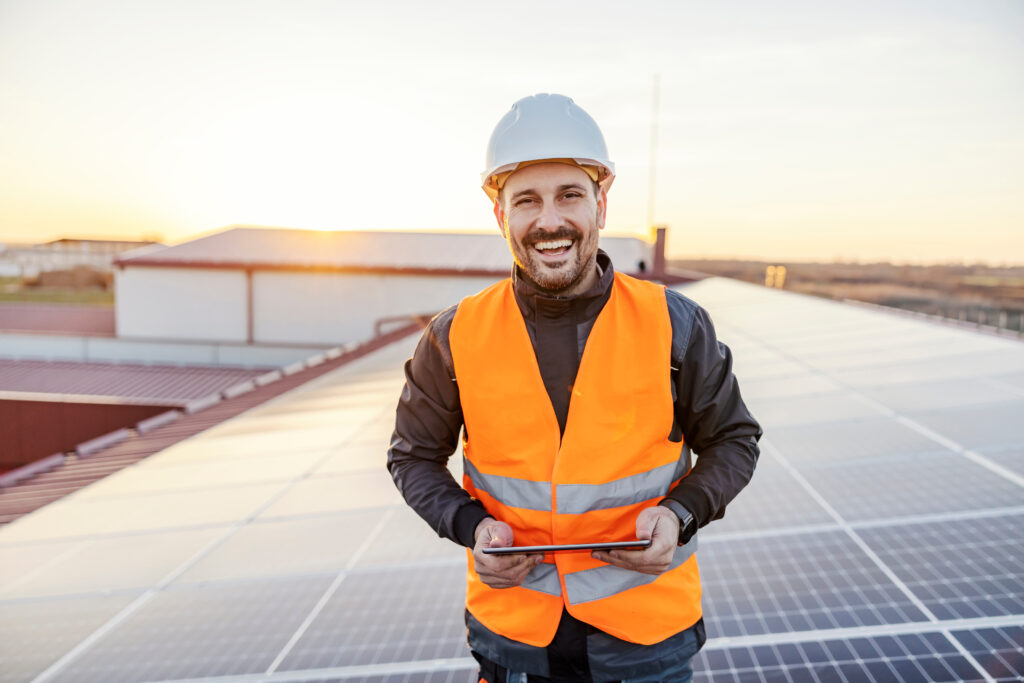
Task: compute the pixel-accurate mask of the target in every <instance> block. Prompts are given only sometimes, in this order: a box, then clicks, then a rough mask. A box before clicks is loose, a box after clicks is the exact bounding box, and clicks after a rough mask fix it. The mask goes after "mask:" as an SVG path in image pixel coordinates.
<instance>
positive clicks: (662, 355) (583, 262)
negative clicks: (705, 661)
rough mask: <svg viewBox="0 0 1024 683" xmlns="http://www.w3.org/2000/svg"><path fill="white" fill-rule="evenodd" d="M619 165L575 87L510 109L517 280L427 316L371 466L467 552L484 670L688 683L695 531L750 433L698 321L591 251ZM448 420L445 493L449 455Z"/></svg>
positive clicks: (724, 355) (720, 497)
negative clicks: (571, 93)
mask: <svg viewBox="0 0 1024 683" xmlns="http://www.w3.org/2000/svg"><path fill="white" fill-rule="evenodd" d="M614 177H615V169H614V165H613V164H612V163H611V161H609V160H608V153H607V149H606V146H605V142H604V137H603V136H602V135H601V131H600V129H599V128H598V126H597V124H596V123H595V122H594V120H593V119H592V118H591V117H590V116H589V115H588V114H587V113H586V112H585V111H583V110H582V109H581V108H580V107H579V106H577V105H576V104H575V103H574V102H573V101H572V100H571V99H569V98H567V97H564V96H562V95H535V96H533V97H527V98H524V99H522V100H519V101H518V102H516V103H515V104H514V105H513V106H512V110H511V111H510V112H509V113H508V114H506V115H505V117H503V118H502V119H501V121H499V123H498V125H497V127H496V128H495V130H494V133H493V134H492V136H491V141H490V144H489V146H488V150H487V168H486V170H485V172H484V174H483V189H484V191H485V192H486V193H487V196H488V197H489V198H490V199H491V200H492V202H493V205H494V206H493V208H494V216H495V218H496V219H497V222H498V226H499V229H500V230H501V233H502V235H503V236H504V237H505V239H506V240H507V241H508V244H509V248H510V250H511V252H512V256H513V258H514V260H515V266H514V267H513V269H512V275H511V277H510V278H508V279H506V280H503V281H501V282H499V283H497V284H495V285H493V286H491V287H489V288H487V289H485V290H483V291H482V292H480V293H478V294H475V295H473V296H470V297H467V298H466V299H463V300H462V302H460V303H459V304H458V305H457V306H453V307H451V308H449V309H447V310H446V311H444V312H442V313H441V314H440V315H438V316H437V317H436V318H434V320H432V321H431V323H430V326H429V327H428V328H427V330H426V331H425V332H424V334H423V337H422V339H421V340H420V343H419V345H418V346H417V348H416V351H415V354H414V355H413V358H412V359H411V360H410V361H409V362H408V363H406V385H405V389H404V390H403V392H402V396H401V399H400V401H399V405H398V409H397V414H396V422H395V432H394V435H393V437H392V442H391V449H390V450H389V452H388V468H389V469H390V471H391V474H392V476H393V477H394V480H395V483H396V485H397V486H398V488H399V489H400V490H401V492H402V495H403V496H404V497H405V499H406V501H407V502H408V503H409V505H410V506H411V507H412V508H413V509H415V510H416V512H418V513H419V514H420V516H421V517H423V518H424V519H425V520H426V521H427V522H428V523H429V524H430V526H431V527H432V528H433V529H434V530H435V531H436V532H437V533H439V534H440V535H441V536H444V537H446V538H449V539H451V540H453V541H455V542H456V543H458V544H460V545H463V546H465V547H466V548H467V558H468V563H469V567H468V571H467V586H466V625H467V629H468V639H469V646H470V649H471V650H472V652H473V656H474V657H475V658H476V659H477V661H478V662H479V663H480V680H481V681H486V682H487V683H525V682H526V681H532V682H538V681H539V682H547V681H555V682H559V683H565V682H568V681H689V680H690V678H691V677H692V672H693V668H692V665H691V659H692V657H693V656H694V655H695V654H696V653H697V651H698V650H699V649H700V647H701V645H703V643H704V638H705V635H704V624H703V618H702V612H701V605H700V593H701V591H700V575H699V571H698V568H697V557H696V547H697V537H696V532H697V529H698V528H699V527H702V526H704V525H706V524H707V523H708V522H711V521H712V520H715V519H718V518H720V517H722V515H723V514H724V513H725V507H726V505H727V504H728V503H729V502H730V501H731V500H732V499H733V497H735V495H736V494H737V493H738V492H739V491H740V489H742V488H743V487H744V486H745V485H746V484H747V482H748V481H749V480H750V477H751V475H752V474H753V471H754V466H755V464H756V462H757V457H758V447H757V440H758V438H760V435H761V430H760V428H759V426H758V424H757V422H756V421H755V420H754V419H753V417H751V415H750V413H749V412H748V411H747V409H746V407H745V405H744V404H743V401H742V399H741V398H740V393H739V388H738V386H737V383H736V379H735V377H734V376H733V374H732V358H731V354H730V352H729V349H728V348H727V347H725V346H724V345H723V344H721V343H719V342H718V341H717V339H716V337H715V332H714V327H713V326H712V324H711V321H710V319H709V318H708V316H707V313H706V312H705V311H704V310H703V309H701V308H700V307H699V306H697V305H696V304H695V303H693V302H692V301H690V300H689V299H687V298H686V297H684V296H682V295H681V294H679V293H677V292H674V291H672V290H669V289H666V288H665V287H663V286H661V285H658V284H655V283H652V282H646V281H640V280H636V279H634V278H631V277H628V276H625V275H622V274H619V273H616V272H615V271H614V269H613V267H612V264H611V261H610V259H609V258H608V256H607V254H605V253H604V252H603V251H601V250H600V249H599V248H598V244H599V238H598V237H599V233H600V230H601V229H602V228H603V227H604V224H605V216H606V212H607V206H608V189H609V188H610V186H611V184H612V181H613V180H614ZM460 432H461V434H462V447H463V456H464V461H463V465H464V472H465V475H464V477H463V483H462V486H459V484H458V483H456V482H455V480H454V479H453V478H452V476H451V474H450V473H449V471H448V469H447V466H446V465H447V462H448V458H449V457H450V456H451V455H452V453H453V452H454V451H455V450H456V448H457V446H458V442H459V437H460ZM691 448H692V449H693V451H695V452H696V453H698V454H699V457H698V458H697V459H696V463H694V462H692V460H691V455H690V454H691ZM637 539H640V540H643V541H649V544H648V545H647V547H646V548H645V549H642V550H635V549H634V550H622V549H616V550H592V551H589V552H573V551H562V550H555V551H547V552H543V553H542V552H518V551H512V552H509V553H508V554H491V553H490V552H485V551H493V550H495V549H500V548H511V547H516V546H518V547H522V546H536V545H546V546H550V545H563V544H581V543H582V544H589V543H596V542H623V541H635V540H637Z"/></svg>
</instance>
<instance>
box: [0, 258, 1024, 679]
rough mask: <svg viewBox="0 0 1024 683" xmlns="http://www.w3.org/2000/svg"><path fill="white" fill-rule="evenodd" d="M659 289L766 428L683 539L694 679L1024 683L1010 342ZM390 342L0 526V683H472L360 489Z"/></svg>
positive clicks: (1018, 394)
mask: <svg viewBox="0 0 1024 683" xmlns="http://www.w3.org/2000/svg"><path fill="white" fill-rule="evenodd" d="M679 289H680V291H683V292H684V293H686V294H687V295H689V296H691V297H692V298H694V299H695V300H697V301H698V302H699V303H701V304H702V305H704V306H705V307H706V308H708V310H709V311H710V312H711V314H712V316H713V318H714V319H715V322H716V325H717V329H718V332H719V335H720V337H721V338H722V339H723V341H725V342H726V343H728V344H729V345H730V347H731V348H732V349H733V351H734V353H735V357H736V365H735V368H736V372H737V375H738V377H739V379H740V384H741V387H742V389H743V392H744V396H745V398H746V400H747V401H748V403H749V404H750V406H751V407H752V410H753V411H754V414H755V415H756V416H757V417H758V418H759V419H760V420H761V422H762V424H763V426H764V428H765V438H764V440H763V441H762V458H761V462H760V463H759V465H758V470H757V472H756V473H755V476H754V480H753V482H752V483H751V485H750V486H749V487H748V488H747V489H746V490H744V491H743V492H742V493H741V494H740V496H739V497H738V498H737V499H736V501H735V502H734V503H733V504H732V505H730V507H729V510H728V513H727V515H726V517H725V518H724V519H722V520H719V521H717V522H714V523H712V524H711V525H710V526H708V527H707V528H705V529H704V530H702V531H701V535H700V536H701V548H700V550H699V553H698V557H699V558H700V563H701V567H702V574H703V580H704V609H705V617H706V621H707V625H708V634H709V641H708V644H707V646H706V647H705V649H704V650H703V652H702V654H701V655H699V656H698V659H697V669H698V674H697V680H703V681H748V680H776V679H777V680H792V681H833V680H847V681H890V680H900V681H932V680H956V681H972V680H977V681H1010V680H1014V681H1016V680H1019V679H1020V678H1021V676H1024V649H1022V645H1021V644H1022V643H1024V448H1022V447H1021V445H1020V444H1021V443H1024V426H1022V424H1021V420H1020V415H1022V414H1024V345H1022V344H1021V343H1019V342H1017V341H1013V340H1006V339H999V338H994V337H990V336H985V335H979V334H975V333H972V332H971V331H969V330H962V329H955V328H950V327H945V326H941V325H936V324H933V323H930V322H927V321H921V320H915V319H908V318H905V317H901V316H895V315H888V314H886V313H884V312H879V311H875V310H868V309H862V308H858V307H852V306H848V305H843V304H839V303H833V302H829V301H824V300H819V299H812V298H808V297H802V296H798V295H793V294H788V293H785V292H779V291H775V290H768V289H764V288H761V287H756V286H753V285H746V284H742V283H736V282H732V281H727V280H723V279H719V278H714V279H710V280H706V281H703V282H699V283H695V284H692V285H689V286H685V287H680V288H679ZM414 343H415V342H414V340H412V339H410V340H406V341H402V342H399V343H396V344H394V345H392V346H389V347H387V348H385V349H383V350H381V351H378V352H376V353H374V354H371V355H369V356H366V357H364V358H362V359H360V360H358V361H355V362H353V363H350V364H348V365H346V366H343V367H341V368H338V369H337V370H333V371H331V372H329V373H327V374H324V375H322V376H320V377H319V378H317V379H315V380H313V381H311V382H308V383H306V384H304V385H302V386H299V387H297V388H295V389H292V390H291V391H289V392H288V393H285V394H283V395H280V396H278V397H277V398H275V399H273V400H271V401H270V402H268V403H264V404H262V405H260V406H258V407H255V408H253V409H251V410H249V411H247V412H244V413H242V414H241V415H238V416H237V417H234V418H233V419H230V420H228V421H226V422H223V423H221V424H218V425H216V426H214V427H212V428H210V429H208V430H207V431H205V432H202V433H200V434H197V435H195V436H193V437H191V438H189V439H187V440H185V441H181V442H180V443H177V444H175V445H173V446H170V447H169V448H166V449H165V450H163V451H160V452H158V453H157V454H155V455H152V456H150V457H149V458H148V459H146V460H144V461H141V462H140V463H138V464H136V465H134V466H132V467H129V468H127V469H125V470H122V471H121V472H119V473H118V474H116V475H113V476H110V477H108V478H106V479H104V480H102V481H100V482H97V483H95V484H93V485H92V486H89V487H88V488H85V489H82V490H81V491H78V492H77V493H75V494H73V495H71V496H68V497H66V498H64V499H62V500H60V501H58V502H56V503H53V504H51V505H49V506H47V507H44V508H42V509H40V510H37V511H36V512H34V513H32V514H30V515H27V516H25V517H23V518H21V519H19V520H17V521H16V522H13V523H11V524H9V525H7V526H5V527H3V528H2V529H0V681H5V682H6V681H75V682H87V681H110V680H118V681H143V680H147V681H186V680H188V681H194V680H204V681H214V682H222V683H228V682H229V681H230V682H233V683H241V682H243V681H244V682H255V681H311V680H322V681H341V680H346V681H365V682H367V683H369V682H371V681H372V682H375V683H376V682H381V683H383V682H385V681H386V682H394V683H398V682H399V681H429V682H434V681H437V682H441V681H460V682H461V681H465V682H467V683H470V682H472V681H474V680H475V676H474V673H475V668H474V662H473V660H472V659H471V658H470V657H469V654H468V652H467V650H466V648H465V644H464V638H465V634H464V626H463V624H462V606H461V603H462V597H463V591H464V585H463V584H464V573H465V557H464V552H463V551H461V549H459V548H457V547H455V546H453V545H452V544H451V543H450V542H448V541H442V540H439V539H437V538H436V537H435V536H434V534H433V532H432V531H431V530H430V529H429V528H427V525H426V524H424V523H423V522H422V520H420V519H419V518H418V517H417V516H416V515H415V514H414V513H413V512H411V511H410V510H409V509H408V508H407V507H406V506H405V505H404V503H403V502H402V500H401V498H400V496H399V494H398V492H397V491H396V490H395V487H394V485H393V484H392V482H391V480H390V477H389V476H388V474H387V472H386V470H385V469H384V466H383V463H384V453H385V451H386V449H387V443H388V439H389V436H390V433H391V429H392V426H393V417H394V405H395V402H396V400H397V397H398V393H399V391H400V390H401V386H402V362H403V360H404V359H405V358H406V357H408V355H409V354H410V353H411V351H412V349H413V345H414ZM456 460H457V458H453V463H452V465H453V469H454V470H455V473H456V475H458V469H459V464H458V463H457V462H456Z"/></svg>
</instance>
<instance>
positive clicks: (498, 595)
mask: <svg viewBox="0 0 1024 683" xmlns="http://www.w3.org/2000/svg"><path fill="white" fill-rule="evenodd" d="M449 339H450V343H451V350H452V358H453V360H454V364H455V376H456V378H457V380H458V383H459V394H460V399H461V402H462V411H463V417H464V420H465V426H466V428H465V436H464V440H463V444H462V448H463V456H464V472H465V474H464V476H463V486H464V487H465V489H466V490H467V491H468V492H469V493H470V494H471V495H472V496H473V497H475V498H477V499H479V500H480V501H481V502H482V503H483V505H484V507H486V508H487V510H488V512H489V513H490V514H491V515H492V516H494V518H495V519H498V520H501V521H503V522H507V523H508V524H509V525H511V527H512V530H513V532H514V534H515V536H514V541H513V543H514V545H541V544H551V543H580V542H587V541H625V540H634V539H635V538H636V518H637V515H638V514H639V513H640V511H641V510H643V509H644V508H647V507H651V506H654V505H656V504H657V503H658V501H660V500H661V499H662V498H663V497H664V496H665V494H666V493H668V491H669V489H670V488H672V486H674V485H675V484H676V483H678V481H679V480H680V479H681V478H682V477H683V476H684V475H685V474H686V473H687V472H686V471H685V468H686V467H687V463H688V460H689V459H688V458H687V457H686V456H685V454H683V453H681V451H682V450H683V445H682V444H680V443H678V442H673V441H670V440H669V439H668V435H669V433H670V432H671V430H672V424H673V405H672V395H671V387H670V378H669V367H670V357H671V340H672V327H671V322H670V320H669V315H668V306H667V304H666V301H665V291H664V288H663V287H662V286H660V285H655V284H652V283H649V282H644V281H641V280H636V279H634V278H631V277H628V276H624V275H621V274H618V273H616V275H615V280H614V283H613V285H612V291H611V296H610V297H609V299H608V301H607V303H606V304H605V306H604V308H603V309H602V311H601V313H600V315H599V316H598V318H597V320H596V321H595V323H594V327H593V329H592V330H591V332H590V336H589V337H588V339H587V345H586V349H585V350H584V353H583V357H582V359H581V361H580V367H579V372H578V373H577V376H576V383H575V385H574V386H573V388H572V398H571V400H570V405H569V416H568V421H567V423H566V426H565V433H564V434H562V435H560V433H559V426H558V420H557V418H556V417H555V412H554V409H553V408H552V406H551V401H550V398H549V397H548V394H547V391H546V389H545V388H544V382H543V380H542V379H541V375H540V369H539V368H538V366H537V360H536V357H535V356H534V350H533V346H532V344H531V342H530V337H529V333H528V332H527V330H526V324H525V322H524V321H523V317H522V314H521V313H520V311H519V307H518V306H517V304H516V301H515V298H514V295H513V292H512V281H511V280H504V281H502V282H499V283H497V284H495V285H492V286H491V287H488V288H487V289H485V290H483V291H482V292H480V293H478V294H475V295H473V296H470V297H467V298H465V299H463V300H462V302H461V303H460V304H459V307H458V310H457V311H456V314H455V319H454V320H453V321H452V326H451V332H450V336H449ZM695 550H696V537H694V540H692V541H690V543H687V544H686V545H685V546H683V547H680V548H677V550H676V554H675V557H674V558H673V561H672V568H671V569H669V571H667V572H665V573H664V574H662V575H660V576H657V577H656V576H651V575H648V574H642V573H639V572H633V571H629V570H625V569H620V568H618V567H613V566H611V565H608V564H605V563H603V562H599V561H598V560H595V559H593V558H592V557H590V553H587V552H582V553H577V552H571V553H564V552H562V553H550V554H548V555H547V556H546V557H545V558H544V562H543V563H541V564H539V565H538V566H537V567H535V568H534V569H533V570H531V572H530V574H529V575H528V576H527V579H526V581H524V583H523V584H522V585H521V586H518V587H515V588H506V589H500V590H499V589H493V588H490V587H488V586H487V585H486V584H484V583H483V582H482V581H481V580H480V578H479V576H477V573H476V571H475V569H474V566H473V554H472V551H469V552H468V556H469V568H468V571H467V574H466V576H467V582H468V585H467V589H466V608H467V609H468V610H469V611H470V613H471V614H473V616H474V617H476V618H477V620H479V621H480V622H481V623H482V624H483V625H484V626H486V627H487V628H488V629H490V630H491V631H493V632H494V633H498V634H500V635H502V636H505V637H507V638H511V639H513V640H516V641H519V642H522V643H527V644H529V645H534V646H538V647H543V646H546V645H548V644H549V643H550V642H551V640H552V638H553V637H554V634H555V630H556V629H557V628H558V622H559V619H560V618H561V614H562V607H563V605H564V606H565V608H566V609H567V610H568V611H569V613H570V614H572V615H573V616H574V617H576V618H577V619H579V620H581V621H585V622H587V623H588V624H592V625H593V626H596V627H597V628H599V629H601V630H602V631H604V632H606V633H609V634H611V635H613V636H615V637H617V638H620V639H623V640H628V641H630V642H634V643H641V644H644V645H650V644H653V643H657V642H660V641H662V640H664V639H665V638H668V637H669V636H671V635H674V634H676V633H678V632H680V631H682V630H684V629H686V628H689V627H690V626H692V625H693V624H695V623H696V622H697V620H698V619H700V617H701V608H700V594H701V589H700V576H699V573H698V570H697V559H696V556H695V555H694V551H695Z"/></svg>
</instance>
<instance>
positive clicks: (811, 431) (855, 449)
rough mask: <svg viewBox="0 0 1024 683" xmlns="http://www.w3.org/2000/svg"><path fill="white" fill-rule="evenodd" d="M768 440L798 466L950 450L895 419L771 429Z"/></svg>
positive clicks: (946, 451) (871, 418) (869, 419)
mask: <svg viewBox="0 0 1024 683" xmlns="http://www.w3.org/2000/svg"><path fill="white" fill-rule="evenodd" d="M765 440H766V441H767V442H769V443H771V444H772V445H774V446H775V447H776V448H778V449H779V451H780V452H781V453H782V454H783V455H784V456H785V457H786V459H787V460H788V461H790V462H791V463H793V464H794V465H796V466H798V467H799V466H800V465H801V464H803V463H810V464H819V463H826V462H840V461H853V460H857V461H859V460H863V459H866V458H878V457H885V456H890V455H907V454H911V453H948V452H949V449H947V448H946V447H944V446H942V445H940V444H938V443H936V442H935V441H933V440H932V439H929V438H927V437H926V436H924V435H922V434H920V433H918V432H916V431H914V430H913V429H911V428H909V427H907V426H906V425H904V424H901V423H900V422H898V421H896V420H895V419H893V418H891V417H865V418H860V419H855V420H838V421H835V422H829V423H823V424H811V425H801V426H798V427H788V428H787V427H780V428H778V429H771V428H770V427H769V429H768V432H767V433H766V436H765Z"/></svg>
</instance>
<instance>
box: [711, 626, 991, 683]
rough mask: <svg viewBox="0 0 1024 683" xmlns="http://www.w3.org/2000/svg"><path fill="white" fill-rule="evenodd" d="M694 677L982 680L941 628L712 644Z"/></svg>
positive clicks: (740, 681)
mask: <svg viewBox="0 0 1024 683" xmlns="http://www.w3.org/2000/svg"><path fill="white" fill-rule="evenodd" d="M695 669H696V671H697V673H696V676H695V680H703V681H710V682H712V683H720V682H721V683H725V682H735V683H748V682H750V681H796V682H800V683H802V682H803V681H815V682H822V683H824V682H825V681H829V682H832V681H856V682H857V683H861V682H864V683H868V682H871V683H875V682H877V683H881V682H883V681H884V682H894V683H896V682H898V683H909V682H917V681H920V682H922V683H923V682H926V681H927V682H931V681H951V682H952V681H981V680H984V679H983V677H982V676H981V675H980V673H979V672H978V671H977V670H976V669H975V668H974V667H973V666H972V664H971V663H970V662H969V661H967V659H965V658H964V657H963V656H962V655H960V654H959V653H958V652H957V651H956V648H955V647H954V646H953V645H952V644H951V643H950V642H949V640H948V639H947V638H945V637H944V636H942V635H941V634H910V635H899V636H881V637H876V638H854V639H845V640H825V641H823V642H811V643H794V644H783V645H763V646H756V647H741V648H727V649H722V650H707V651H705V652H704V653H703V654H702V656H701V657H699V658H698V660H697V661H696V666H695Z"/></svg>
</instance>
